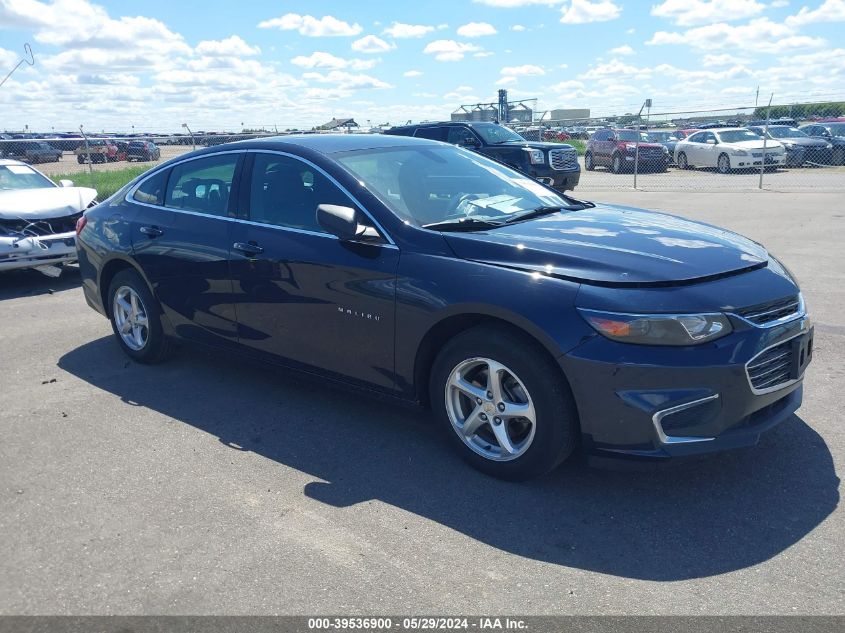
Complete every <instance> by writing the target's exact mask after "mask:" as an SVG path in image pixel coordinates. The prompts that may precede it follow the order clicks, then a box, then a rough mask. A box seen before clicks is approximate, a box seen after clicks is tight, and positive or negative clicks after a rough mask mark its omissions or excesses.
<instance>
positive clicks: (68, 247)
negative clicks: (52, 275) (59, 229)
mask: <svg viewBox="0 0 845 633" xmlns="http://www.w3.org/2000/svg"><path fill="white" fill-rule="evenodd" d="M75 261H76V232H75V231H68V232H67V233H55V234H53V235H42V236H38V237H22V238H21V237H9V236H2V237H0V272H3V271H7V270H15V269H19V268H37V267H38V266H49V265H53V266H55V265H58V264H69V263H72V262H75Z"/></svg>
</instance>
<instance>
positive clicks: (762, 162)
mask: <svg viewBox="0 0 845 633" xmlns="http://www.w3.org/2000/svg"><path fill="white" fill-rule="evenodd" d="M774 96H775V93H774V92H773V93H772V94H771V96H770V97H769V105H768V106H767V107H766V126H765V128H763V156H762V158H761V159H760V183H759V184H758V185H757V188H758V189H762V188H763V172H764V171H766V139H767V138H768V136H769V121H770V120H771V113H772V97H774ZM752 158H753V157H752Z"/></svg>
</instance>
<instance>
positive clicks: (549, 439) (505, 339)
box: [430, 326, 578, 480]
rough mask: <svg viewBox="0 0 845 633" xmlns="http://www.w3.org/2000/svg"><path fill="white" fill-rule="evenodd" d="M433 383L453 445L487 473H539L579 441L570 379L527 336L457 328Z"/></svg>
mask: <svg viewBox="0 0 845 633" xmlns="http://www.w3.org/2000/svg"><path fill="white" fill-rule="evenodd" d="M430 385H431V393H430V397H431V403H432V407H433V408H434V410H435V412H436V413H437V415H438V417H439V418H440V419H441V422H442V426H443V427H444V429H445V430H446V432H447V434H448V437H449V438H450V441H451V443H452V445H453V446H454V447H455V448H456V449H457V450H458V452H459V453H460V454H461V456H462V457H463V458H464V459H465V460H466V461H468V462H469V463H470V464H471V465H472V466H474V467H475V468H477V469H478V470H481V471H482V472H484V473H487V474H488V475H492V476H494V477H500V478H502V479H510V480H523V479H528V478H530V477H534V476H537V475H541V474H543V473H546V472H548V471H550V470H552V469H553V468H554V467H555V466H557V465H558V464H560V463H561V462H562V461H563V460H565V459H566V458H567V457H568V456H569V455H570V454H571V453H572V451H573V450H574V448H575V445H576V443H577V438H578V423H577V416H576V413H575V405H574V401H573V398H572V395H571V393H570V391H569V386H568V385H567V384H566V382H565V380H564V379H563V377H562V375H561V373H560V370H559V368H558V367H557V366H555V365H554V363H553V362H552V361H551V359H548V358H547V357H546V354H545V351H544V350H543V349H542V348H540V347H539V346H538V345H537V344H536V343H534V342H532V341H530V340H528V339H526V338H524V337H522V336H519V335H517V334H514V333H512V332H510V331H508V330H504V329H501V328H496V327H488V326H480V327H477V328H474V329H472V330H468V331H467V332H464V333H463V334H460V335H459V336H457V337H456V338H454V339H452V340H451V341H450V342H449V343H447V344H446V345H445V346H444V348H443V349H442V351H441V352H440V354H439V355H438V356H437V359H436V361H435V363H434V366H433V368H432V373H431V381H430Z"/></svg>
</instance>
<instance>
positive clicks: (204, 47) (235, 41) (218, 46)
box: [194, 35, 261, 57]
mask: <svg viewBox="0 0 845 633" xmlns="http://www.w3.org/2000/svg"><path fill="white" fill-rule="evenodd" d="M194 50H196V52H197V53H199V54H200V55H211V56H217V55H220V56H224V57H225V56H229V55H233V56H235V57H248V56H250V55H258V54H259V53H261V49H260V48H258V47H257V46H250V45H249V44H247V43H246V42H244V41H243V40H242V39H241V38H240V37H238V36H237V35H232V36H231V37H227V38H226V39H225V40H205V41H202V42H200V43H199V44H197V47H196V49H194Z"/></svg>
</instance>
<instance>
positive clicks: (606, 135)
mask: <svg viewBox="0 0 845 633" xmlns="http://www.w3.org/2000/svg"><path fill="white" fill-rule="evenodd" d="M611 138H613V132H611V131H610V130H599V131H597V132H596V133H595V134H594V135H593V160H594V161H595V162H596V164H598V165H609V164H610V155H611V154H612V153H613V151H612V150H613V146H614V144H615V143H614V142H613V141H611V140H610V139H611Z"/></svg>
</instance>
